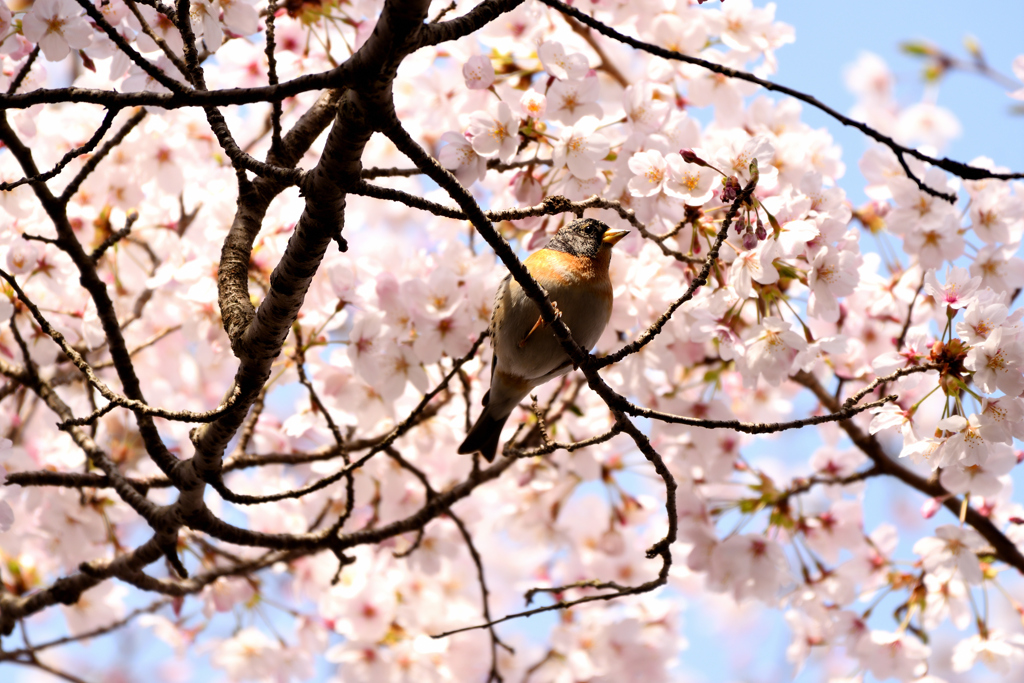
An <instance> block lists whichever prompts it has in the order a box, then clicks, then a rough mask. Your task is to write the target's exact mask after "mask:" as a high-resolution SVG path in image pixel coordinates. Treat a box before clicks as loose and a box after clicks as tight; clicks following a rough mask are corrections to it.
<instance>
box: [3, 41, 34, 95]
mask: <svg viewBox="0 0 1024 683" xmlns="http://www.w3.org/2000/svg"><path fill="white" fill-rule="evenodd" d="M38 57H39V46H38V45H36V46H35V47H34V48H32V52H30V53H28V59H26V60H25V63H24V64H22V65H21V68H20V69H18V75H17V76H15V77H14V80H12V81H11V84H10V86H8V87H7V94H8V95H13V94H14V93H16V92H18V88H20V87H21V84H22V83H24V82H25V79H26V78H27V77H28V72H29V71H31V70H32V65H33V64H35V62H36V59H37V58H38Z"/></svg>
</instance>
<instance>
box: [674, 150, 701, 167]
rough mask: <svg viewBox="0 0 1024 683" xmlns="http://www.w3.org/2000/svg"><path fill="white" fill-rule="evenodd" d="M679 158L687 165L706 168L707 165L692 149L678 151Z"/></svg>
mask: <svg viewBox="0 0 1024 683" xmlns="http://www.w3.org/2000/svg"><path fill="white" fill-rule="evenodd" d="M679 156H681V157H682V158H683V161H685V162H686V163H688V164H694V165H696V166H704V167H705V168H707V167H708V163H707V162H706V161H704V160H703V159H701V158H700V157H699V156H697V154H696V153H695V152H694V151H693V150H692V149H681V150H679Z"/></svg>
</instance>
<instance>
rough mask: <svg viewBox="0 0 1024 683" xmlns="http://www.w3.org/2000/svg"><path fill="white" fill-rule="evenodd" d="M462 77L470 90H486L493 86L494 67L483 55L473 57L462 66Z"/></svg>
mask: <svg viewBox="0 0 1024 683" xmlns="http://www.w3.org/2000/svg"><path fill="white" fill-rule="evenodd" d="M462 75H463V77H464V78H465V79H466V87H467V88H469V89H470V90H486V89H487V88H489V87H491V85H493V84H494V65H493V64H491V60H490V59H488V58H487V57H485V56H484V55H473V56H472V57H470V58H469V59H468V60H467V61H466V63H465V64H463V65H462Z"/></svg>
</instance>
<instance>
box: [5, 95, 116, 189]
mask: <svg viewBox="0 0 1024 683" xmlns="http://www.w3.org/2000/svg"><path fill="white" fill-rule="evenodd" d="M116 116H117V111H108V112H107V113H106V115H105V116H104V117H103V122H102V123H101V124H100V127H99V128H97V129H96V132H95V133H93V135H92V137H91V138H89V139H88V140H87V141H86V143H85V144H84V145H82V146H81V147H76V148H75V149H73V150H71V151H70V152H68V153H67V154H65V155H64V156H63V157H61V159H60V161H58V162H57V164H56V165H55V166H54V167H53V168H51V169H50V170H49V171H46V172H45V173H40V174H38V175H35V176H32V177H31V178H21V179H19V180H15V181H14V182H13V183H0V192H4V191H7V190H13V189H14V188H16V187H20V186H22V185H27V184H29V183H41V182H45V181H47V180H49V179H50V178H53V177H55V176H56V175H58V174H59V173H60V172H61V171H63V170H64V169H65V168H66V167H67V165H68V164H70V163H71V162H72V161H74V160H75V159H77V158H78V157H80V156H82V155H83V154H88V153H89V152H91V151H92V150H93V149H95V148H96V145H98V144H100V140H102V139H103V136H104V135H106V134H107V131H108V130H110V126H111V125H113V123H114V117H116Z"/></svg>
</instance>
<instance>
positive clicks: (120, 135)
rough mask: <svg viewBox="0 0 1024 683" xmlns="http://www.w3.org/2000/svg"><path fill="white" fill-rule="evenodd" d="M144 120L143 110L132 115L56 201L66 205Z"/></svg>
mask: <svg viewBox="0 0 1024 683" xmlns="http://www.w3.org/2000/svg"><path fill="white" fill-rule="evenodd" d="M113 113H115V110H111V111H110V112H109V113H108V114H107V115H108V116H110V115H111V114H113ZM144 118H146V110H145V109H139V110H138V111H136V112H135V113H134V114H132V116H131V118H130V119H128V120H127V121H125V122H124V125H122V126H121V128H120V129H119V130H118V131H117V133H115V134H114V137H112V138H110V139H109V140H107V141H106V142H104V143H103V146H102V147H100V149H99V151H97V152H96V153H95V154H93V155H92V156H91V157H89V159H88V160H87V161H86V162H85V163H84V164H83V165H82V168H80V169H79V170H78V173H76V174H75V177H74V178H72V179H71V182H70V183H68V186H67V187H65V188H64V192H62V193H61V195H60V199H59V200H58V201H59V202H60V203H61V204H67V203H68V202H69V201H70V200H71V198H72V197H73V196H74V195H75V193H76V192H78V188H79V187H81V186H82V183H83V182H85V179H86V178H88V177H89V175H90V174H91V173H92V172H93V171H95V170H96V167H97V166H99V163H100V162H101V161H103V159H104V158H106V156H107V155H108V154H110V152H111V150H113V149H114V148H115V147H117V146H118V145H120V144H121V142H123V141H124V139H125V137H127V135H128V133H130V132H132V130H133V129H134V128H135V126H137V125H139V124H140V123H142V119H144Z"/></svg>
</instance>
